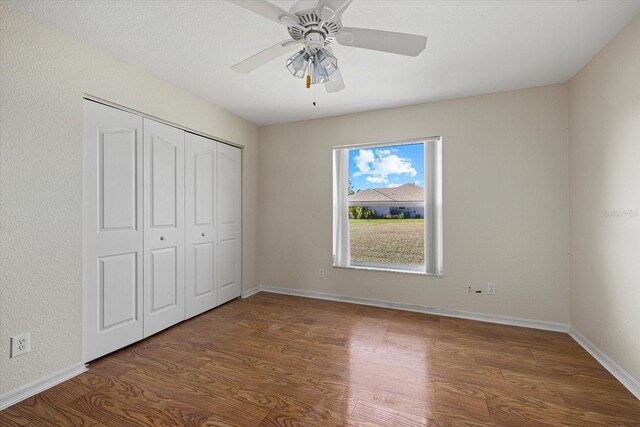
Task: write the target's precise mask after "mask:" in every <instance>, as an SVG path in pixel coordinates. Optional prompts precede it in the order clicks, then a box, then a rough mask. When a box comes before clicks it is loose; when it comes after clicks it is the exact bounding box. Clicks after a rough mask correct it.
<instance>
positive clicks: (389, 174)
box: [333, 137, 443, 276]
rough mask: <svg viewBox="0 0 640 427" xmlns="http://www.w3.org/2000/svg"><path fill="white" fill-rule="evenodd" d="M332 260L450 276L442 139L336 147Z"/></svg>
mask: <svg viewBox="0 0 640 427" xmlns="http://www.w3.org/2000/svg"><path fill="white" fill-rule="evenodd" d="M333 265H334V266H335V267H348V268H367V269H379V270H391V271H404V272H414V273H424V274H431V275H436V276H441V275H442V274H443V259H442V139H441V138H440V137H436V138H425V139H420V140H412V141H405V142H397V143H387V144H364V145H353V146H341V147H335V148H334V149H333Z"/></svg>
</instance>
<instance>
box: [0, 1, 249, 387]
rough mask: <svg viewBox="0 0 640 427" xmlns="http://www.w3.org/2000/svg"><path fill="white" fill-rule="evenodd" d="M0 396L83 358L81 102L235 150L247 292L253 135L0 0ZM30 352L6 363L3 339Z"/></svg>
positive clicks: (188, 96)
mask: <svg viewBox="0 0 640 427" xmlns="http://www.w3.org/2000/svg"><path fill="white" fill-rule="evenodd" d="M0 31H1V32H0V40H1V42H0V43H1V46H0V48H1V52H0V69H1V70H2V71H1V73H0V91H1V93H2V97H1V101H0V102H1V103H0V128H1V132H0V141H1V146H0V196H1V202H0V232H1V235H0V255H1V257H0V394H3V393H5V392H7V391H9V390H14V389H16V388H17V387H19V386H22V385H24V384H26V383H29V382H31V381H33V380H36V379H39V378H41V377H43V376H45V375H47V374H50V373H52V372H55V371H56V370H59V369H62V368H66V367H68V366H70V365H73V364H75V363H78V362H80V361H81V357H82V351H81V350H82V280H81V279H82V96H83V94H84V93H89V94H92V95H95V96H98V97H101V98H104V99H107V100H110V101H112V102H115V103H118V104H121V105H124V106H127V107H130V108H133V109H136V110H139V111H142V112H145V113H147V114H151V115H154V116H156V117H160V118H163V119H165V120H169V121H172V122H174V123H178V124H181V125H183V126H187V127H190V128H192V129H196V130H200V131H202V132H205V133H208V134H210V135H214V136H217V137H220V138H224V139H226V140H229V141H233V142H235V143H238V144H242V145H244V147H245V149H244V191H245V192H244V198H243V203H244V213H245V216H244V227H243V232H244V239H243V248H244V253H243V257H244V263H243V266H244V269H243V282H244V283H243V285H244V286H245V288H252V287H254V286H255V285H256V275H255V269H254V266H255V265H256V251H255V247H256V243H255V237H256V221H255V218H256V217H255V212H256V210H257V204H256V200H257V199H256V193H255V189H256V187H257V177H256V172H257V168H258V167H257V161H258V157H257V146H256V143H257V136H258V128H257V127H256V126H254V125H252V124H250V123H248V122H246V121H244V120H242V119H240V118H238V117H236V116H234V115H232V114H230V113H228V112H226V111H224V110H221V109H220V108H217V107H215V106H213V105H211V104H208V103H207V102H205V101H203V100H201V99H200V98H198V97H196V96H195V95H192V94H189V93H187V92H185V91H183V90H180V89H178V88H176V87H175V86H172V85H170V84H168V83H166V82H164V81H162V80H160V79H158V78H156V77H154V76H153V75H150V74H148V73H146V72H143V71H141V70H140V69H137V68H135V67H133V66H131V65H128V64H125V63H123V62H120V61H118V60H116V59H115V58H113V57H111V56H109V55H107V54H105V53H102V52H100V51H98V50H96V49H94V48H92V47H91V46H89V45H87V44H85V43H83V42H80V41H78V40H75V39H73V38H70V37H68V36H66V35H64V34H63V33H61V32H59V31H57V30H54V29H51V28H49V27H47V26H45V25H43V24H41V23H39V22H37V21H35V20H34V19H32V18H30V17H29V16H27V15H24V14H23V13H21V12H18V11H16V10H14V9H12V8H11V7H9V6H6V5H4V4H1V5H0ZM23 332H31V346H32V349H31V353H29V354H27V355H23V356H20V357H17V358H15V359H9V337H10V336H12V335H16V334H19V333H23Z"/></svg>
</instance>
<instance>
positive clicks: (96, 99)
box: [82, 93, 244, 150]
mask: <svg viewBox="0 0 640 427" xmlns="http://www.w3.org/2000/svg"><path fill="white" fill-rule="evenodd" d="M82 97H83V98H84V99H87V100H89V101H93V102H96V103H98V104H103V105H106V106H107V107H112V108H116V109H118V110H122V111H126V112H128V113H132V114H135V115H136V116H141V117H144V118H147V119H151V120H154V121H156V122H160V123H164V124H165V125H169V126H171V127H174V128H178V129H182V130H183V131H185V132H189V133H192V134H194V135H200V136H203V137H205V138H208V139H213V140H214V141H218V142H221V143H223V144H227V145H231V146H232V147H237V148H240V149H241V150H244V145H241V144H237V143H235V142H231V141H227V140H226V139H223V138H219V137H217V136H213V135H209V134H208V133H204V132H200V131H199V130H195V129H191V128H190V127H187V126H183V125H181V124H178V123H174V122H170V121H168V120H164V119H161V118H160V117H156V116H152V115H151V114H146V113H143V112H142V111H138V110H134V109H133V108H129V107H125V106H124V105H120V104H116V103H115V102H111V101H107V100H106V99H103V98H100V97H98V96H94V95H91V94H90V93H85V94H84V95H82Z"/></svg>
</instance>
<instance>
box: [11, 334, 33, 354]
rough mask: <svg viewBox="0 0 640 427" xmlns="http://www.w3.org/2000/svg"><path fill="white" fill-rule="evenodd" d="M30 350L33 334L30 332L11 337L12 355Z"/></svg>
mask: <svg viewBox="0 0 640 427" xmlns="http://www.w3.org/2000/svg"><path fill="white" fill-rule="evenodd" d="M30 351H31V334H30V333H29V332H27V333H26V334H22V335H16V336H15V337H11V357H17V356H20V355H21V354H25V353H29V352H30Z"/></svg>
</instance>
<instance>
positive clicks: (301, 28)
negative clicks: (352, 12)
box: [287, 10, 342, 47]
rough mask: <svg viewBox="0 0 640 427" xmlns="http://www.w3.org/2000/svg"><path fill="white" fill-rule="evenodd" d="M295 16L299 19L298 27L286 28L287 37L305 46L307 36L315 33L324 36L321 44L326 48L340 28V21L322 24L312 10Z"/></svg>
mask: <svg viewBox="0 0 640 427" xmlns="http://www.w3.org/2000/svg"><path fill="white" fill-rule="evenodd" d="M295 15H296V16H297V17H298V18H299V19H300V25H297V26H292V27H288V28H287V29H288V31H289V35H290V36H291V38H292V39H294V40H296V41H300V42H305V44H306V36H307V34H309V33H310V32H312V31H317V32H320V33H321V34H322V35H323V36H324V41H323V44H324V46H326V45H328V44H330V43H331V42H333V41H334V40H335V39H336V36H337V35H338V31H340V28H342V22H340V20H337V21H331V22H323V21H322V19H320V17H319V16H318V15H316V13H315V11H314V10H305V11H301V12H296V13H295ZM320 47H322V46H320Z"/></svg>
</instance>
